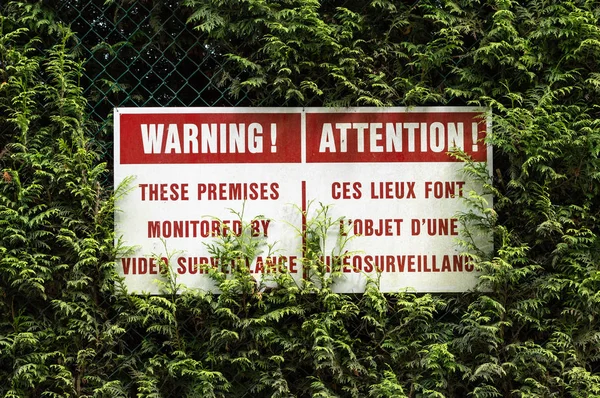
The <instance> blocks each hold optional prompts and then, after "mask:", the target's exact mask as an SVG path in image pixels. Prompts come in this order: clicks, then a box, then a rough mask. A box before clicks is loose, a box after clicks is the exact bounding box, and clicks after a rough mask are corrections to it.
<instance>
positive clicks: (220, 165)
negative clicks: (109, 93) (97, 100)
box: [114, 107, 492, 293]
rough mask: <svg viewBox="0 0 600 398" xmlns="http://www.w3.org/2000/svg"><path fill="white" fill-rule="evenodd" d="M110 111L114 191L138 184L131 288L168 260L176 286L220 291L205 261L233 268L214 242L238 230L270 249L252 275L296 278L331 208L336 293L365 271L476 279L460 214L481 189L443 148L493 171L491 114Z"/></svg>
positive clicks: (458, 286)
mask: <svg viewBox="0 0 600 398" xmlns="http://www.w3.org/2000/svg"><path fill="white" fill-rule="evenodd" d="M114 117H115V121H114V122H115V123H114V125H115V153H114V159H115V167H114V175H115V186H119V184H120V183H121V182H123V181H124V180H126V179H128V178H131V179H132V182H131V190H130V192H129V193H128V194H127V195H126V196H124V197H123V198H121V199H119V200H118V202H117V207H118V209H119V211H117V212H116V214H115V228H116V232H117V236H118V237H120V238H121V239H122V241H123V242H124V244H126V245H129V246H133V248H134V249H133V252H132V253H128V254H127V256H124V257H122V258H119V259H118V260H117V268H118V272H119V273H120V274H121V275H122V276H123V277H124V278H125V282H126V285H127V286H128V288H129V289H130V291H133V292H142V291H144V292H150V293H159V286H158V284H157V283H156V280H157V279H159V278H161V273H160V269H159V265H158V263H157V260H156V259H157V258H161V257H162V258H165V259H168V264H169V267H170V269H171V271H172V272H173V273H174V274H175V275H177V278H178V279H177V280H178V282H179V283H182V284H184V285H186V286H188V287H194V288H202V289H206V290H211V291H215V290H216V289H215V284H214V282H213V281H212V280H211V279H210V278H209V277H208V276H207V274H206V270H205V268H206V265H207V264H209V265H211V266H214V267H217V268H219V269H222V270H226V269H227V267H228V265H227V264H218V261H216V259H215V258H211V253H210V250H209V249H208V245H210V244H213V243H214V242H215V240H218V239H222V238H223V236H236V235H239V234H240V233H241V230H242V225H249V228H250V230H251V234H252V235H253V236H254V237H255V238H256V239H261V240H264V241H265V243H266V244H267V245H268V247H269V248H270V250H267V249H266V246H265V248H264V250H263V251H262V252H260V253H256V256H255V258H254V259H253V261H252V262H251V263H250V264H249V270H250V272H251V273H252V274H253V275H254V276H255V277H256V278H257V280H261V278H263V277H265V276H268V275H269V271H271V267H269V266H268V264H281V265H284V266H285V267H286V268H287V270H288V271H289V272H290V273H291V274H292V275H293V276H294V278H295V279H297V280H298V281H299V280H300V279H302V278H303V277H304V276H305V275H304V272H303V267H302V262H303V257H304V252H305V249H306V246H307V244H309V243H310V242H307V240H308V239H310V237H307V233H306V232H307V228H308V229H309V230H310V228H311V226H312V225H314V223H313V224H311V222H313V221H311V220H313V218H314V217H316V215H317V213H318V211H319V209H323V208H327V211H328V216H329V217H330V218H331V220H335V223H333V224H332V225H331V227H330V228H329V230H328V231H327V238H326V239H324V240H323V241H321V242H320V245H321V247H322V248H324V253H323V254H324V255H323V257H322V261H323V263H324V264H325V266H327V265H328V264H332V263H336V259H338V260H339V261H338V262H337V263H339V262H341V267H342V269H341V271H342V277H341V278H340V279H339V280H338V282H337V283H336V284H335V286H334V289H335V290H336V291H339V292H362V291H363V290H364V287H365V283H366V280H367V278H369V277H379V280H380V288H381V290H382V291H386V292H392V291H398V290H406V289H408V290H414V291H418V292H460V291H466V290H468V289H471V288H473V287H474V286H475V284H476V282H477V273H476V272H475V270H474V269H473V266H472V265H471V264H470V263H469V262H468V261H467V257H466V256H464V255H463V254H462V253H461V248H460V247H459V246H458V244H457V240H458V238H459V237H460V236H459V235H460V227H459V225H458V221H457V218H456V216H457V214H458V213H459V212H464V211H466V210H467V209H466V204H465V202H464V200H463V199H462V197H463V196H464V195H466V194H467V193H468V192H469V191H470V190H475V191H478V192H481V187H480V186H478V185H477V184H476V183H474V182H473V181H469V180H468V179H467V178H466V176H465V175H464V174H463V173H462V168H463V164H462V163H461V162H459V161H457V160H456V159H455V158H453V157H452V156H450V155H449V152H451V151H452V150H453V149H454V148H459V149H461V150H463V151H464V152H466V153H467V154H469V155H470V156H471V157H472V158H473V159H474V160H475V161H477V162H487V165H488V170H491V161H492V157H491V148H490V147H487V146H486V145H485V144H484V138H485V135H486V133H487V132H488V131H489V127H490V123H489V115H487V114H486V113H485V110H482V109H480V108H467V107H432V108H343V109H337V108H335V109H334V108H303V109H298V108H117V109H115V113H114ZM307 225H308V227H307ZM348 238H350V239H348ZM342 241H345V242H346V243H345V245H344V246H343V247H340V242H342ZM488 241H489V236H481V237H480V242H479V244H480V245H481V247H489V245H490V243H489V242H488ZM337 263H336V264H337ZM199 265H202V266H199Z"/></svg>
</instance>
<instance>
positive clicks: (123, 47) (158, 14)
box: [54, 0, 251, 162]
mask: <svg viewBox="0 0 600 398" xmlns="http://www.w3.org/2000/svg"><path fill="white" fill-rule="evenodd" d="M180 3H181V2H180V1H178V0H165V1H156V0H143V1H120V2H105V1H103V0H100V1H99V0H85V1H80V0H73V1H66V2H58V3H57V4H56V5H55V6H54V7H55V8H56V11H57V15H58V16H59V17H60V18H61V19H62V20H63V22H65V23H67V24H68V25H70V27H71V29H72V30H73V31H74V32H75V34H76V40H77V45H76V51H77V54H78V55H79V56H81V57H82V58H83V59H84V60H85V63H84V68H85V70H84V76H83V81H82V86H83V87H84V93H85V95H86V97H87V98H88V100H89V106H90V108H91V109H90V113H91V115H92V116H93V118H94V119H95V120H96V121H97V122H99V123H100V128H99V129H98V133H97V137H96V138H97V142H98V143H99V144H100V145H102V147H103V148H104V151H103V152H104V155H105V160H106V161H109V162H110V160H111V159H112V110H113V108H115V107H141V106H145V107H176V106H184V107H192V106H199V107H201V106H248V105H251V104H250V103H249V101H248V99H247V98H245V97H241V98H234V97H233V96H232V95H230V93H229V92H228V89H227V87H224V86H222V85H220V84H219V81H217V80H216V79H215V76H218V75H219V74H221V73H222V71H223V66H224V64H225V63H226V62H227V61H226V60H225V59H224V58H223V57H222V56H221V55H220V54H219V53H218V51H217V49H215V48H213V47H211V46H210V45H209V44H206V40H205V37H204V36H203V34H202V33H201V32H199V31H196V30H194V29H192V27H191V26H189V25H188V24H187V23H186V20H187V18H188V17H189V15H188V14H189V10H188V9H186V8H185V7H183V6H181V5H180Z"/></svg>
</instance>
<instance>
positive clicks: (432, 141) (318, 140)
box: [306, 112, 487, 163]
mask: <svg viewBox="0 0 600 398" xmlns="http://www.w3.org/2000/svg"><path fill="white" fill-rule="evenodd" d="M485 128H486V122H485V119H482V115H481V114H480V113H476V112H448V113H432V112H428V113H420V112H414V113H413V112H404V113H400V112H381V113H342V112H340V113H307V114H306V136H307V143H306V145H307V153H306V161H307V163H327V162H351V163H354V162H452V161H455V159H454V158H453V157H451V156H449V155H448V152H451V151H452V150H453V149H454V148H459V149H461V150H463V151H464V152H466V153H467V154H469V155H470V156H471V157H472V158H473V160H475V161H478V162H483V161H486V160H487V148H486V145H485V144H484V143H483V139H484V137H485Z"/></svg>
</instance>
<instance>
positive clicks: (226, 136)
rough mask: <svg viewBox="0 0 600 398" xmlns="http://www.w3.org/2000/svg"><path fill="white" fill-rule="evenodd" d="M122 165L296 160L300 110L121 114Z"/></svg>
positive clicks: (298, 146) (299, 156) (281, 161)
mask: <svg viewBox="0 0 600 398" xmlns="http://www.w3.org/2000/svg"><path fill="white" fill-rule="evenodd" d="M118 116H119V118H120V119H119V123H120V140H121V142H120V157H121V159H120V160H121V163H122V164H148V163H299V162H300V160H301V154H300V148H301V145H300V138H301V136H300V114H299V113H169V114H163V113H149V114H141V113H124V114H120V115H118Z"/></svg>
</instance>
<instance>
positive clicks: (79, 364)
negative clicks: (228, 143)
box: [0, 0, 600, 397]
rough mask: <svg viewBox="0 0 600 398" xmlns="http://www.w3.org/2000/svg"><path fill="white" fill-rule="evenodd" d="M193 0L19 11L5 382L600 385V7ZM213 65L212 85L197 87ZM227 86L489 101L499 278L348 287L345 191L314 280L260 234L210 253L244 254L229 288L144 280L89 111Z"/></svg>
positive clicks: (318, 225) (1, 223)
mask: <svg viewBox="0 0 600 398" xmlns="http://www.w3.org/2000/svg"><path fill="white" fill-rule="evenodd" d="M66 3H68V4H67V5H65V4H66ZM182 4H185V8H177V7H175V5H177V4H176V2H174V1H168V0H161V1H159V0H156V1H144V2H133V1H122V2H113V1H110V2H106V4H105V2H104V1H103V0H87V1H76V2H59V1H44V2H26V1H10V2H5V3H2V4H0V173H1V174H0V380H2V381H3V382H4V383H2V384H1V385H0V392H1V393H2V394H3V395H4V396H7V397H38V396H61V397H64V396H96V397H119V396H121V397H129V396H136V397H162V396H177V397H179V396H190V397H195V396H203V397H204V396H206V397H225V396H239V397H243V396H273V397H291V396H300V397H309V396H310V397H312V396H315V397H330V396H331V397H333V396H336V397H337V396H343V397H367V396H368V397H391V396H393V397H465V396H473V397H507V396H523V397H554V396H556V397H594V396H600V374H599V372H600V348H599V347H600V341H599V340H600V323H599V319H598V314H600V295H599V293H598V291H600V272H599V269H598V267H599V265H600V238H599V236H600V227H599V225H600V108H599V107H598V105H597V98H598V94H599V93H600V70H599V69H598V62H597V60H598V59H600V21H599V18H600V7H599V6H598V4H597V2H593V1H585V0H581V1H546V2H540V1H532V2H526V3H523V2H514V1H507V0H503V1H455V2H449V1H442V2H440V1H430V0H423V1H419V2H415V3H414V4H413V3H405V2H392V1H387V0H373V1H369V2H364V1H352V0H350V1H343V2H342V1H330V2H320V1H317V0H315V1H297V0H286V1H270V0H266V1H265V0H246V1H242V2H238V1H229V0H208V1H196V0H185V1H182ZM57 10H58V12H57ZM182 10H183V11H182ZM63 13H64V14H65V15H68V16H69V17H68V18H70V17H72V16H73V15H75V16H76V18H75V20H73V21H71V20H70V21H67V22H72V29H74V30H75V32H73V31H72V30H71V29H70V28H68V27H66V26H64V25H63V24H61V23H60V22H59V20H60V17H61V15H62V14H63ZM144 13H147V14H148V16H147V18H146V17H144V15H143V14H144ZM172 16H175V19H169V18H171V17H172ZM184 20H188V21H189V25H188V27H185V29H186V32H185V34H184V33H182V32H183V30H182V29H184V28H182V26H183V23H179V24H178V23H174V22H173V21H175V22H177V21H184ZM94 23H95V25H94ZM111 23H112V24H114V25H113V26H114V27H115V30H111V31H110V32H109V33H110V34H109V33H106V36H103V37H102V40H101V41H102V43H98V42H93V40H91V39H90V37H91V36H89V35H90V31H93V30H92V29H90V28H89V27H90V26H92V25H94V26H95V28H94V29H97V30H98V31H99V32H101V33H104V32H108V31H106V29H107V26H109V25H110V24H111ZM192 26H194V27H196V28H197V32H198V36H194V35H191V34H190V32H189V31H187V28H189V27H192ZM173 29H174V30H173ZM118 34H122V36H119V35H118ZM201 39H204V40H205V42H204V43H201ZM86 46H87V47H86ZM79 54H85V55H88V56H89V55H91V56H92V57H93V62H91V61H90V62H88V63H87V64H86V66H87V67H88V68H89V69H87V71H86V70H85V69H83V67H82V63H83V62H84V60H82V59H81V57H80V56H79ZM178 57H185V59H186V62H185V63H182V64H179V63H175V61H174V60H175V59H177V58H178ZM131 59H135V60H142V61H140V62H142V63H141V64H135V66H131V65H133V64H131V63H128V62H130V61H131ZM207 60H210V63H207V64H205V63H204V62H205V61H207ZM215 60H219V62H217V61H215ZM221 61H223V62H222V63H221ZM165 65H166V66H165ZM183 65H187V66H185V67H184V66H183ZM149 68H150V69H152V68H154V69H153V71H151V72H152V73H154V75H152V73H150V72H148V70H147V69H149ZM197 71H201V82H202V83H201V84H205V85H206V87H207V91H206V92H204V91H203V90H204V88H203V87H198V88H197V90H196V91H194V92H193V93H192V94H186V93H185V92H184V91H183V90H180V86H179V84H180V81H181V80H185V81H186V82H187V80H189V81H192V82H194V81H197V80H194V79H195V78H196V77H197V76H199V75H195V73H196V72H197ZM130 72H131V73H130ZM134 72H135V73H134ZM150 75H152V76H150ZM156 76H159V77H160V78H161V79H163V80H160V79H159V78H157V77H156ZM173 76H174V77H175V78H176V79H173ZM194 76H196V77H194ZM144 79H146V80H144ZM157 79H158V81H157ZM149 80H151V81H152V82H151V84H150V83H148V84H147V86H146V87H149V88H147V89H146V92H144V94H143V95H142V94H140V92H141V90H142V88H144V84H143V82H148V81H149ZM141 82H142V83H141ZM216 86H219V87H221V88H222V89H223V90H225V91H223V93H228V94H227V95H232V96H238V97H239V98H240V100H244V101H247V102H249V103H251V104H252V105H263V106H265V105H266V106H280V105H282V104H286V105H302V106H308V105H322V104H325V105H375V106H380V105H408V106H411V105H432V104H450V105H463V104H470V105H478V106H485V107H489V108H490V109H491V111H492V114H493V120H492V128H493V131H492V133H491V134H490V135H489V137H488V142H489V143H490V144H492V145H493V146H494V152H495V159H494V176H493V178H492V179H490V178H489V176H487V175H486V171H485V169H482V168H480V167H477V166H476V165H474V164H473V163H471V162H470V161H469V159H466V158H465V157H464V156H463V155H461V154H456V156H457V157H458V158H459V159H460V160H462V161H464V162H465V172H466V173H467V174H468V175H469V178H476V179H479V180H480V181H482V182H483V186H484V190H485V192H472V193H470V194H469V196H468V197H467V198H466V199H465V200H467V202H468V203H469V204H470V205H471V206H472V207H473V209H475V210H478V211H475V212H473V213H466V214H462V215H459V217H460V219H461V222H462V224H463V227H464V232H465V240H464V242H463V243H464V244H465V249H466V250H468V251H469V254H470V256H471V259H472V261H473V262H474V263H475V264H476V266H477V267H478V269H479V270H481V272H482V276H481V279H480V280H481V287H482V290H480V291H479V292H470V293H465V294H460V295H440V294H435V295H433V294H410V293H397V294H382V293H381V292H379V291H378V288H377V280H372V281H369V283H368V285H367V289H366V292H365V293H364V294H362V295H341V294H337V293H335V292H334V291H332V289H331V286H332V282H333V281H334V280H335V278H336V277H337V274H336V271H337V269H336V268H335V267H336V266H337V265H339V264H337V263H335V262H334V264H333V272H331V273H330V272H326V271H327V269H326V267H325V265H324V264H323V261H322V259H321V256H323V255H324V254H326V255H329V254H333V255H334V257H335V256H339V255H340V254H342V253H343V251H339V249H340V248H341V247H343V243H344V242H338V247H337V248H332V247H326V246H325V242H326V237H327V234H328V230H329V228H330V227H332V226H333V225H335V224H336V222H337V220H334V219H331V217H330V216H329V215H328V209H327V207H326V206H322V207H320V208H319V209H318V210H317V211H316V216H314V217H312V218H309V220H308V222H307V226H306V230H305V231H299V233H304V234H305V235H304V238H305V241H306V248H307V251H306V254H305V258H304V259H303V262H304V265H305V266H306V268H307V270H308V275H307V277H308V278H307V279H306V280H305V281H304V282H302V283H297V281H295V280H294V279H293V278H292V276H291V275H290V274H289V273H286V272H284V271H282V272H278V273H273V274H272V275H271V278H272V279H271V280H266V281H263V282H260V283H257V282H255V280H254V278H253V277H252V276H251V275H250V274H249V273H248V272H246V271H247V270H246V269H245V267H244V265H245V264H246V260H251V259H253V258H254V257H256V256H257V255H258V253H260V252H261V251H262V252H268V251H269V250H272V248H269V247H267V246H264V245H263V244H262V242H260V241H259V240H256V239H254V238H252V237H251V236H250V234H242V235H240V236H239V237H238V236H235V237H234V236H231V237H225V238H223V240H219V241H215V242H214V244H213V245H212V246H211V248H210V249H211V250H212V253H213V255H214V256H216V257H219V258H220V259H222V261H223V262H224V263H230V262H231V261H234V262H236V261H237V262H239V266H238V267H235V268H234V269H232V270H230V273H223V272H220V271H216V270H214V269H210V272H211V276H212V277H213V280H214V283H215V285H216V286H217V287H218V288H219V290H220V294H217V295H215V294H209V293H206V292H201V291H194V290H186V289H184V288H183V287H182V286H180V285H179V284H178V282H177V279H176V276H175V275H173V274H170V273H168V272H167V273H166V275H165V282H164V285H163V290H164V294H163V295H160V296H143V295H136V296H133V295H128V294H126V292H125V289H124V287H123V286H122V284H121V281H120V280H119V278H118V277H117V276H116V275H115V272H114V263H113V261H114V258H115V255H116V252H117V250H120V249H121V248H120V247H115V246H116V245H115V239H114V234H113V231H112V227H113V225H112V223H113V221H112V220H113V211H114V206H113V203H114V198H113V195H112V193H111V191H112V190H111V188H110V187H109V183H107V178H109V176H110V167H109V166H107V165H106V164H104V163H102V162H101V160H100V159H101V158H102V156H104V155H105V151H106V150H105V149H104V147H105V146H106V144H107V143H106V142H99V139H100V138H102V137H103V135H102V134H100V135H98V134H97V132H98V126H97V124H96V123H95V122H94V121H93V120H92V118H91V117H90V113H93V112H91V111H90V109H91V108H94V109H96V110H97V109H100V108H96V106H101V107H106V106H107V102H105V101H106V98H107V97H110V98H111V99H112V100H114V101H117V102H115V103H119V104H122V103H127V102H126V101H133V103H138V102H136V101H140V102H139V103H152V104H159V105H169V104H172V103H177V104H183V105H192V104H194V105H197V104H198V102H197V101H198V98H200V97H201V98H202V99H203V101H205V102H204V103H207V104H208V103H211V104H212V103H214V102H211V101H212V100H213V99H214V96H215V95H216V96H221V92H219V93H217V94H215V92H214V91H211V90H213V89H214V87H216ZM90 87H93V89H90ZM101 87H104V88H105V91H102V90H100V89H99V88H101ZM209 88H210V89H209ZM223 95H225V94H223ZM174 98H177V102H173V101H174ZM209 99H210V101H209ZM88 100H89V101H92V103H91V104H89V103H88ZM103 101H104V102H103ZM118 101H121V102H118ZM144 101H149V102H144ZM102 109H104V108H102ZM100 113H101V114H102V115H101V116H102V117H103V116H104V113H106V112H104V113H102V112H100ZM94 114H95V115H96V116H97V115H98V114H99V113H98V111H96V113H94ZM97 122H100V123H102V124H105V123H106V121H105V120H104V119H101V120H97ZM94 136H95V137H96V139H93V138H92V137H94ZM486 194H491V195H493V197H494V198H493V202H494V203H493V204H494V206H493V209H487V203H486V201H487V200H488V199H489V196H486ZM240 218H243V216H242V213H240ZM477 228H484V229H491V230H492V231H493V233H494V234H493V239H494V251H493V254H492V255H491V256H489V255H488V253H486V251H485V250H481V249H482V248H479V247H476V246H474V245H473V240H470V239H469V236H470V235H469V234H470V233H471V232H473V231H475V230H476V229H477ZM332 251H333V252H332ZM163 265H164V264H163Z"/></svg>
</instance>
